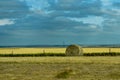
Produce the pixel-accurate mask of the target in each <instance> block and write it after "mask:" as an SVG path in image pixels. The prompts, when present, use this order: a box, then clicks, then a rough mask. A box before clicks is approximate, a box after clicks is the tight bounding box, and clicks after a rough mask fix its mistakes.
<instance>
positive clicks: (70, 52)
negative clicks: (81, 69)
mask: <svg viewBox="0 0 120 80" xmlns="http://www.w3.org/2000/svg"><path fill="white" fill-rule="evenodd" d="M66 55H67V56H80V55H83V50H82V47H80V46H79V45H70V46H68V47H67V49H66Z"/></svg>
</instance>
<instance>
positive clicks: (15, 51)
mask: <svg viewBox="0 0 120 80" xmlns="http://www.w3.org/2000/svg"><path fill="white" fill-rule="evenodd" d="M110 49H111V52H120V48H110ZM65 50H66V48H0V54H11V53H12V54H28V53H32V54H36V53H65ZM83 52H84V53H103V52H105V53H106V52H109V48H83Z"/></svg>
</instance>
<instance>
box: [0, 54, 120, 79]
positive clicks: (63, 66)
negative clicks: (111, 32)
mask: <svg viewBox="0 0 120 80" xmlns="http://www.w3.org/2000/svg"><path fill="white" fill-rule="evenodd" d="M0 80H120V57H119V56H117V57H110V56H109V57H1V58H0Z"/></svg>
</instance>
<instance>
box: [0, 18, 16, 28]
mask: <svg viewBox="0 0 120 80" xmlns="http://www.w3.org/2000/svg"><path fill="white" fill-rule="evenodd" d="M12 24H15V22H14V20H11V19H0V26H5V25H12Z"/></svg>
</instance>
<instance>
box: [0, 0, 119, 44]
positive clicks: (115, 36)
mask: <svg viewBox="0 0 120 80" xmlns="http://www.w3.org/2000/svg"><path fill="white" fill-rule="evenodd" d="M63 42H64V44H92V45H93V44H120V0H0V46H8V45H62V44H63Z"/></svg>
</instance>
